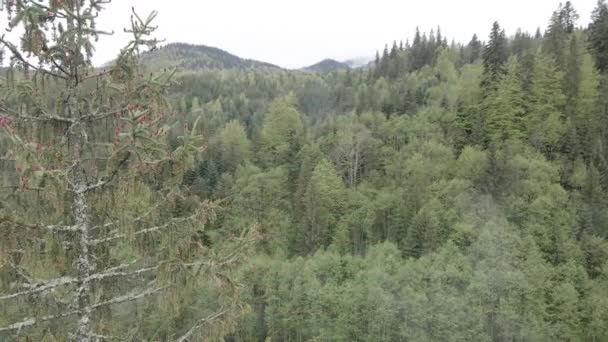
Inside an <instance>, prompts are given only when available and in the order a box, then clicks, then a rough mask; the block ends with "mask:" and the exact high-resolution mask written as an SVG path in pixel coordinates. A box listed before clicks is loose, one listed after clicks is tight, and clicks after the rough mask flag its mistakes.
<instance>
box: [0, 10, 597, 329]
mask: <svg viewBox="0 0 608 342" xmlns="http://www.w3.org/2000/svg"><path fill="white" fill-rule="evenodd" d="M16 3H18V4H19V5H18V6H21V7H17V11H16V12H15V13H14V15H17V14H19V13H20V12H23V11H25V10H29V11H34V10H35V9H36V8H38V7H37V6H38V5H35V3H30V2H19V1H18V2H16ZM26 3H27V4H28V5H25V4H26ZM50 3H51V4H56V3H57V2H55V1H51V2H50ZM59 3H60V4H61V3H63V2H59ZM65 3H73V4H75V3H76V2H72V1H67V2H65ZM94 3H95V2H94ZM32 8H33V9H32ZM61 8H63V10H61ZM69 9H70V8H69V7H60V9H59V12H58V13H64V12H65V13H64V14H63V15H65V16H66V17H70V16H72V15H73V14H70V13H68V11H67V10H69ZM15 18H16V17H15ZM31 18H32V17H31V16H28V15H26V14H23V17H22V19H21V20H22V21H24V23H25V24H26V26H27V25H30V26H28V27H31V28H32V29H31V30H29V31H26V38H27V39H25V40H24V42H23V46H21V47H19V46H17V45H14V44H12V43H10V42H8V41H5V40H4V39H3V40H0V42H2V43H3V44H4V46H5V48H6V54H7V55H11V54H12V55H13V57H12V59H11V60H10V61H9V62H10V65H11V68H8V69H7V70H6V74H5V76H3V77H2V78H1V79H0V81H1V82H0V85H1V88H0V95H1V96H2V97H1V98H0V128H1V129H2V133H1V134H0V157H1V158H2V159H0V162H1V163H2V164H1V165H0V166H1V167H2V170H3V171H5V172H2V174H1V175H0V194H1V197H0V237H2V239H1V242H0V244H1V245H0V247H1V248H0V275H1V281H0V305H1V307H2V308H4V310H0V311H1V312H0V339H3V338H7V339H10V338H14V337H17V336H26V337H29V338H31V339H34V340H45V339H46V340H62V339H65V338H67V337H69V336H68V335H67V334H68V333H70V332H71V331H65V329H63V327H68V328H69V330H74V331H75V332H77V333H78V334H80V335H79V336H81V337H82V336H85V337H86V336H88V337H89V338H90V339H93V340H94V339H96V338H101V336H99V335H108V336H120V337H124V338H126V339H131V340H133V339H134V340H174V339H179V338H180V336H182V337H184V336H185V339H188V338H191V337H192V338H194V336H196V337H199V336H200V338H202V339H210V340H213V339H218V340H219V339H223V340H226V341H271V340H272V341H444V340H445V341H604V340H608V328H607V327H608V309H607V308H608V299H607V298H608V240H607V239H608V195H607V193H608V149H606V144H608V134H606V132H608V97H607V96H606V94H608V73H607V72H608V46H607V45H606V44H608V7H607V5H606V2H605V1H604V0H600V1H598V3H597V6H596V8H595V10H594V12H593V13H592V22H591V24H590V25H589V27H585V28H583V27H580V26H579V25H578V23H577V20H578V18H579V15H578V13H577V11H576V10H575V8H574V7H573V5H572V3H570V2H569V1H568V2H566V3H565V4H563V5H560V6H559V7H558V8H557V9H556V11H555V12H554V13H553V14H552V15H551V16H550V17H549V18H547V19H548V20H547V22H548V27H547V30H546V32H544V33H543V32H541V31H540V30H539V31H538V32H536V33H535V34H531V33H528V32H522V31H521V30H518V31H516V33H514V34H513V35H511V36H508V35H507V31H506V30H505V29H504V28H503V27H501V25H500V24H499V23H498V22H495V23H494V24H493V25H492V27H489V28H488V29H489V35H487V36H486V34H483V35H482V34H479V35H474V36H473V37H472V39H471V40H470V41H469V42H466V44H460V43H456V42H453V43H451V44H449V43H448V40H447V39H446V36H445V33H444V32H442V31H441V29H440V28H437V29H436V30H433V31H431V32H429V33H425V32H420V31H419V30H417V31H416V33H415V36H414V37H413V39H412V40H411V41H407V42H406V43H405V44H403V43H401V44H398V43H397V41H394V42H393V43H391V44H388V45H386V47H385V48H384V50H383V51H380V52H378V53H377V57H376V60H375V61H374V62H372V63H370V65H368V66H366V67H363V68H359V69H345V70H338V71H336V72H332V73H327V74H315V73H312V72H300V71H288V70H283V69H280V68H278V67H274V66H271V65H267V64H263V63H257V62H253V61H248V62H243V61H241V60H239V59H238V58H237V57H235V56H232V55H226V54H223V53H221V51H217V50H214V49H211V50H209V48H196V47H192V46H189V45H185V44H178V45H174V44H170V45H167V46H165V47H163V48H161V49H160V51H156V52H154V51H152V52H146V53H144V54H139V53H137V51H132V53H131V54H126V55H121V56H122V57H121V58H119V59H117V60H116V64H115V65H114V66H112V69H111V73H110V74H109V75H106V74H105V73H104V72H103V71H100V70H95V69H94V68H92V67H91V65H90V63H89V62H88V61H87V58H88V57H87V56H88V54H87V53H86V52H88V50H87V49H88V48H89V47H88V45H86V44H85V46H82V51H83V52H84V53H83V54H82V55H81V58H82V60H79V61H77V62H74V61H70V60H69V58H67V57H69V56H63V57H61V58H63V59H61V58H60V57H57V55H53V54H49V53H47V52H46V51H45V50H44V49H43V48H45V49H48V50H53V48H54V47H55V45H51V44H62V43H61V40H60V41H59V42H56V43H53V42H55V41H52V40H43V41H44V42H46V44H49V46H46V47H44V44H42V43H41V40H40V38H41V37H42V36H41V34H45V35H46V33H45V32H46V31H44V25H43V23H41V22H37V21H36V20H34V21H32V20H33V19H31ZM34 18H37V17H34ZM87 18H88V17H87ZM87 20H90V19H87ZM134 20H136V21H135V22H137V20H139V19H137V18H136V19H134ZM144 21H145V20H144ZM31 25H33V26H31ZM49 30H50V28H49ZM57 30H59V28H57ZM134 31H135V32H137V30H135V29H134ZM68 32H69V31H68ZM150 33H151V32H150ZM48 35H49V36H50V35H51V34H50V33H49V34H48ZM45 37H46V36H45ZM480 37H487V39H486V42H483V41H482V40H483V38H480ZM66 39H67V38H66ZM140 39H143V38H140ZM67 40H68V41H70V42H73V39H72V40H70V39H67ZM41 44H42V45H41ZM21 49H22V50H23V51H25V52H30V53H33V54H34V55H35V56H41V58H42V62H43V63H42V66H41V67H40V68H42V67H44V69H40V68H38V67H37V66H36V65H30V64H29V62H28V59H26V58H23V57H22V58H19V56H20V55H18V54H17V55H15V52H19V51H21ZM23 51H22V52H23ZM217 59H219V60H217ZM53 62H56V63H58V66H55V65H54V63H53ZM70 63H76V64H77V65H78V68H82V69H78V70H86V71H87V72H89V73H90V76H85V77H91V79H90V80H89V82H84V81H83V82H82V83H79V82H77V83H78V84H77V86H76V85H74V84H72V85H71V86H70V82H69V80H72V81H73V80H78V78H73V76H72V74H70V71H69V70H62V69H63V68H64V66H66V67H67V66H70V65H72V64H70ZM172 66H178V67H179V68H177V69H176V70H174V73H173V72H169V73H167V72H165V71H171V70H170V69H169V68H170V67H172ZM144 71H145V72H144ZM161 71H162V72H161ZM95 72H101V74H95ZM148 75H149V77H148ZM168 75H171V78H169V77H168ZM61 77H67V78H68V82H67V84H68V85H67V86H65V85H64V83H66V82H64V81H65V80H63V79H62V78H61ZM78 77H82V76H78ZM57 78H58V79H57ZM92 80H94V81H95V82H91V81H92ZM170 81H171V82H170ZM160 85H162V87H161V86H160ZM132 89H143V90H142V91H140V92H136V91H135V90H133V92H131V90H132ZM69 91H77V96H76V98H77V99H78V100H77V101H75V102H76V103H72V102H70V101H73V99H72V97H70V96H69V94H70V93H69ZM57 98H59V99H66V100H65V101H64V102H65V103H69V104H70V105H73V106H74V108H76V107H78V110H73V111H70V110H68V109H66V107H65V104H64V103H63V102H62V101H56V99H57ZM123 107H124V108H123ZM97 108H101V109H100V110H99V111H96V110H97ZM114 110H115V111H117V112H118V115H108V117H105V116H104V117H103V118H101V117H100V120H93V122H91V120H89V119H90V118H89V117H87V116H86V115H87V114H82V113H89V112H88V111H94V113H96V114H95V115H104V114H103V113H105V112H108V111H111V112H112V113H113V111H114ZM55 114H56V115H55ZM95 118H97V117H95ZM101 119H103V120H101ZM66 125H67V126H68V127H70V126H73V125H76V126H78V125H83V126H84V127H86V128H85V129H84V130H80V131H78V130H76V131H71V133H66ZM67 131H68V132H69V131H70V130H67ZM160 133H162V134H160ZM66 134H68V135H67V137H69V138H70V139H72V138H74V137H77V138H78V139H84V140H86V144H84V145H83V146H81V147H80V149H81V151H80V153H79V155H78V156H75V155H74V154H73V153H70V152H73V148H74V146H73V144H74V143H73V140H70V139H67V140H65V139H64V140H62V137H65V136H66ZM70 134H74V136H71V135H70ZM51 143H56V144H57V145H56V146H57V147H51V145H50V144H51ZM85 145H86V147H85ZM89 145H90V146H89ZM75 162H76V165H80V166H79V167H80V169H81V170H82V172H83V174H86V175H87V176H86V177H85V178H83V179H80V178H78V177H76V178H77V180H78V179H80V180H78V181H80V182H81V183H82V184H81V185H82V186H84V187H85V188H87V189H88V187H95V188H92V189H91V190H90V191H87V192H86V196H85V197H84V199H85V200H86V201H87V203H88V208H89V211H90V214H89V219H88V221H86V222H84V223H83V222H81V223H79V222H78V221H75V220H76V217H77V216H78V213H79V212H78V211H77V210H76V211H75V209H74V208H76V207H78V206H77V204H78V202H77V201H76V199H77V196H76V197H75V194H78V191H77V190H76V191H74V189H72V188H70V186H71V185H70V183H69V181H72V182H73V181H74V179H72V178H70V174H71V172H73V171H72V168H71V165H73V164H74V163H75ZM72 175H73V174H72ZM62 177H63V178H62ZM66 179H67V180H66ZM68 180H69V181H68ZM97 187H99V189H97ZM78 225H80V227H82V225H84V226H86V227H89V229H91V231H92V236H91V237H90V238H89V240H91V241H89V242H86V241H84V240H82V235H83V233H82V231H83V229H82V228H78V229H77V230H74V231H72V230H70V229H71V228H70V227H75V226H78ZM64 228H65V229H67V231H63V230H64ZM68 228H70V229H68ZM55 230H61V232H55ZM151 232H153V233H154V234H148V233H151ZM91 245H93V247H92V248H93V249H92V250H90V251H89V252H86V253H87V254H88V255H89V256H90V259H91V260H95V261H94V263H95V266H96V268H94V269H93V268H91V269H90V270H89V271H91V272H89V274H88V275H84V276H83V275H82V274H81V273H82V268H79V264H78V262H77V260H78V259H79V257H80V256H82V254H83V246H89V247H90V246H91ZM97 245H101V246H100V247H98V246H97ZM125 265H126V266H125ZM120 267H123V268H124V269H123V268H120ZM116 268H120V269H116ZM141 273H145V274H143V275H142V274H141ZM135 275H136V276H137V277H135ZM91 277H92V278H94V280H95V282H96V283H95V284H94V285H86V284H89V280H90V279H91ZM98 278H103V279H98ZM105 278H108V279H107V280H106V279H105ZM98 280H99V283H97V281H98ZM63 282H67V283H66V284H64V283H63ZM83 284H85V285H83ZM64 285H67V286H65V287H63V286H64ZM87 286H88V287H87ZM150 286H152V287H151V288H150V289H151V290H150V291H155V290H158V292H161V291H163V292H164V293H165V294H166V296H164V297H163V298H162V299H160V298H159V299H157V300H154V299H151V298H156V297H155V296H154V293H149V292H146V291H148V290H146V289H148V288H149V287H150ZM80 288H88V291H89V296H88V297H86V298H84V297H83V296H82V294H81V292H82V291H80V292H79V289H80ZM124 293H126V294H124ZM159 297H160V296H159ZM78 299H80V300H78ZM116 301H118V302H116ZM123 301H124V302H126V303H122V302H123ZM119 302H121V303H122V304H121V303H119ZM106 304H108V305H106ZM110 304H118V305H116V306H114V305H110ZM87 308H89V309H92V310H93V311H94V313H93V314H92V315H91V316H89V318H90V320H91V325H90V328H87V329H88V332H87V329H84V330H83V329H79V328H78V326H79V324H78V320H74V319H72V318H73V317H72V316H75V317H83V316H86V315H83V313H84V312H86V310H87ZM70 310H71V311H70ZM64 313H67V314H66V315H69V317H68V316H63V314H64ZM201 319H202V320H201ZM64 323H65V324H64ZM191 329H193V330H191ZM82 339H83V338H81V340H82Z"/></svg>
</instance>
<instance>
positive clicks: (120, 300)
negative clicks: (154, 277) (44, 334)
mask: <svg viewBox="0 0 608 342" xmlns="http://www.w3.org/2000/svg"><path fill="white" fill-rule="evenodd" d="M168 287H169V286H163V287H158V288H148V289H146V290H144V291H142V292H140V293H133V294H128V295H124V296H120V297H115V298H112V299H110V300H107V301H105V302H101V303H97V304H94V305H92V306H90V307H88V308H87V309H89V310H94V309H97V308H100V307H103V306H107V305H112V304H120V303H125V302H130V301H134V300H138V299H141V298H144V297H147V296H150V295H153V294H156V293H158V292H161V291H163V290H165V289H167V288H168ZM81 312H82V310H73V311H68V312H64V313H60V314H58V315H49V316H43V317H38V318H27V319H24V320H23V321H21V322H17V323H13V324H11V325H9V326H6V327H0V332H5V331H14V330H17V331H19V330H21V329H23V328H28V327H32V326H34V325H36V324H39V323H44V322H48V321H52V320H55V319H59V318H65V317H69V316H73V315H77V314H79V313H81Z"/></svg>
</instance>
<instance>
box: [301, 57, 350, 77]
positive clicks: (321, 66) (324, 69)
mask: <svg viewBox="0 0 608 342" xmlns="http://www.w3.org/2000/svg"><path fill="white" fill-rule="evenodd" d="M343 69H350V66H349V65H348V64H346V63H342V62H338V61H336V60H335V59H329V58H328V59H324V60H322V61H320V62H319V63H316V64H313V65H311V66H307V67H305V68H302V69H301V70H302V71H305V72H312V73H318V74H328V73H330V72H334V71H338V70H343Z"/></svg>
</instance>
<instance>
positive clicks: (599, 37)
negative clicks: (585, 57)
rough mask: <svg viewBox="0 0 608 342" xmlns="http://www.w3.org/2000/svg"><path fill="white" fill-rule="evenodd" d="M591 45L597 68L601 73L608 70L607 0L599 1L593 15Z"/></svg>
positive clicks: (590, 32) (590, 34) (590, 27)
mask: <svg viewBox="0 0 608 342" xmlns="http://www.w3.org/2000/svg"><path fill="white" fill-rule="evenodd" d="M589 44H590V47H591V50H592V51H593V53H594V55H595V63H596V65H597V68H598V69H599V70H600V71H601V72H604V71H606V70H608V4H606V1H605V0H598V2H597V6H596V7H595V9H594V10H593V13H592V14H591V24H590V25H589Z"/></svg>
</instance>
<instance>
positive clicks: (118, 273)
mask: <svg viewBox="0 0 608 342" xmlns="http://www.w3.org/2000/svg"><path fill="white" fill-rule="evenodd" d="M133 264H134V262H132V263H129V264H122V265H119V266H116V267H112V268H109V269H107V270H105V271H102V272H99V273H96V274H93V275H91V276H89V277H88V278H86V279H84V280H83V283H88V282H91V281H99V280H103V279H107V278H112V277H135V276H138V275H141V274H144V273H147V272H150V271H154V270H157V269H158V267H159V265H160V264H162V262H161V263H158V264H157V265H156V266H151V267H144V268H140V269H137V270H133V271H123V270H125V269H127V268H129V267H130V266H132V265H133ZM77 282H78V279H77V278H73V277H61V278H56V279H51V280H46V281H39V282H37V283H35V284H26V285H22V286H23V287H25V288H27V289H28V290H26V291H21V292H16V293H11V294H9V295H4V296H1V297H0V300H7V299H11V298H17V297H20V296H26V295H32V294H36V293H41V292H45V291H49V290H52V289H54V288H57V287H60V286H64V285H70V284H75V283H77Z"/></svg>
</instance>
